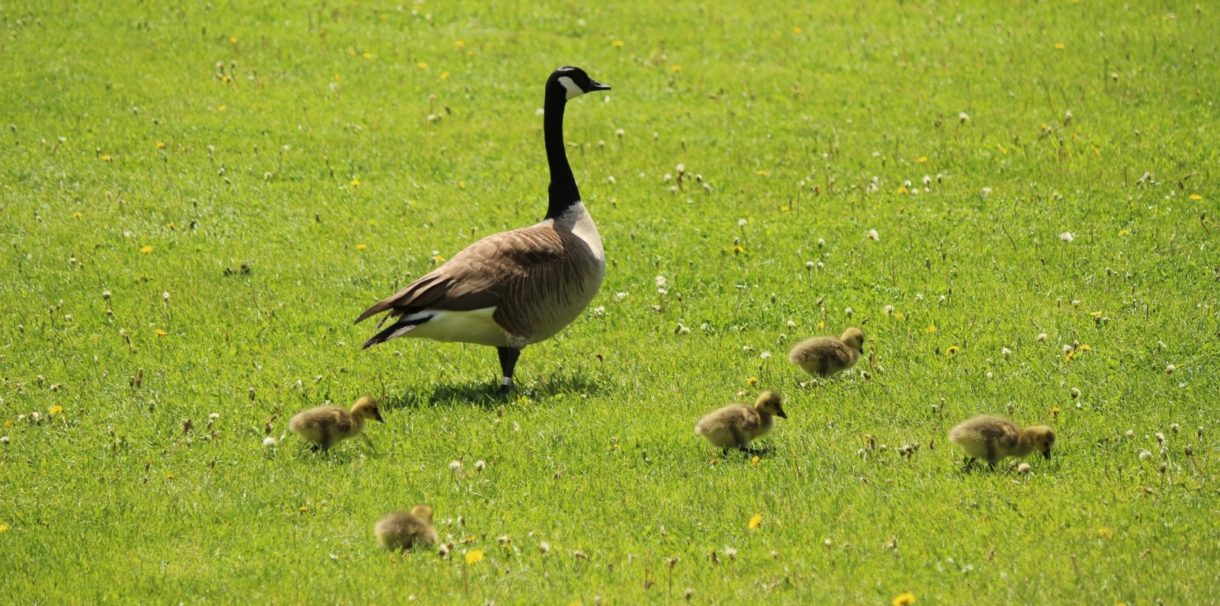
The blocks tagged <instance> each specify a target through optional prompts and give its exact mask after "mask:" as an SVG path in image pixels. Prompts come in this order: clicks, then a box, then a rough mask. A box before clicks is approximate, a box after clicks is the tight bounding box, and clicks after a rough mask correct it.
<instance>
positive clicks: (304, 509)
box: [297, 505, 309, 514]
mask: <svg viewBox="0 0 1220 606" xmlns="http://www.w3.org/2000/svg"><path fill="white" fill-rule="evenodd" d="M297 511H299V512H300V513H302V514H306V513H309V506H308V505H302V506H301V507H300V508H299V509H297Z"/></svg>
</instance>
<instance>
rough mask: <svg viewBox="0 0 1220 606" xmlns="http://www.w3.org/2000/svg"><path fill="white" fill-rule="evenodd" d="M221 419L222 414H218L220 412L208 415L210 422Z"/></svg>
mask: <svg viewBox="0 0 1220 606" xmlns="http://www.w3.org/2000/svg"><path fill="white" fill-rule="evenodd" d="M219 418H220V413H218V412H214V413H212V414H209V415H208V420H209V421H215V420H216V419H219Z"/></svg>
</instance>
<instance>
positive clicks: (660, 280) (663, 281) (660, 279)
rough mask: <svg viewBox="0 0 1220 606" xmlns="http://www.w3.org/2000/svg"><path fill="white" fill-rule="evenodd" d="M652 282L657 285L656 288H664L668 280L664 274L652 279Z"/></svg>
mask: <svg viewBox="0 0 1220 606" xmlns="http://www.w3.org/2000/svg"><path fill="white" fill-rule="evenodd" d="M652 282H653V284H656V285H657V288H665V285H666V284H669V280H667V279H665V276H657V277H655V278H653V279H652Z"/></svg>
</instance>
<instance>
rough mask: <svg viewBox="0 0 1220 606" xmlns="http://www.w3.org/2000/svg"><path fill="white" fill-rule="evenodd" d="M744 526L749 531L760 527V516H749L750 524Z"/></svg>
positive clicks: (758, 514)
mask: <svg viewBox="0 0 1220 606" xmlns="http://www.w3.org/2000/svg"><path fill="white" fill-rule="evenodd" d="M755 458H757V457H755ZM746 526H747V527H748V528H749V529H750V530H754V529H755V528H758V527H759V526H762V514H761V513H756V514H754V515H752V516H750V522H749V523H748V524H746Z"/></svg>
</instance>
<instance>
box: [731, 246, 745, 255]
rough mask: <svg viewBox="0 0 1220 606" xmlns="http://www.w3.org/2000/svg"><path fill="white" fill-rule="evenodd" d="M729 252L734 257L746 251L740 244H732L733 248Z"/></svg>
mask: <svg viewBox="0 0 1220 606" xmlns="http://www.w3.org/2000/svg"><path fill="white" fill-rule="evenodd" d="M729 250H731V251H733V254H735V255H740V254H741V253H743V252H745V251H746V248H745V247H744V246H742V245H740V244H734V245H733V248H730V249H729Z"/></svg>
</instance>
